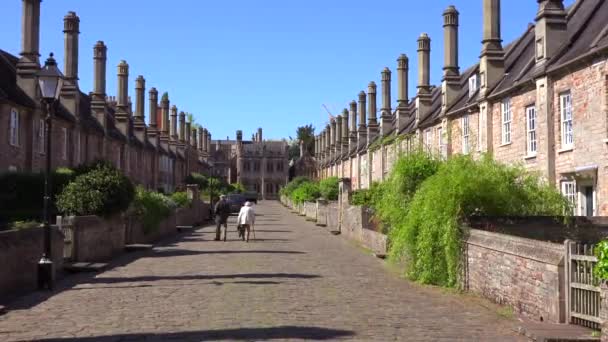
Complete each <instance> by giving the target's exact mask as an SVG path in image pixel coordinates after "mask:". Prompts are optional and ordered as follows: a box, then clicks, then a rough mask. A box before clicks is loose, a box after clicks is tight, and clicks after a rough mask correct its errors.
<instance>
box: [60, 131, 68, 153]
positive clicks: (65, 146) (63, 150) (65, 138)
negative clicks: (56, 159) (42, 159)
mask: <svg viewBox="0 0 608 342" xmlns="http://www.w3.org/2000/svg"><path fill="white" fill-rule="evenodd" d="M61 132H62V133H63V146H61V159H63V160H68V129H67V128H65V127H63V128H62V129H61Z"/></svg>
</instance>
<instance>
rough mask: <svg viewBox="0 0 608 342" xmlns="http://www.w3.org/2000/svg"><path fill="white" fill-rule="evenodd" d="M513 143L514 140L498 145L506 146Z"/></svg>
mask: <svg viewBox="0 0 608 342" xmlns="http://www.w3.org/2000/svg"><path fill="white" fill-rule="evenodd" d="M511 144H512V142H508V143H503V144H500V145H499V146H498V147H505V146H509V145H511Z"/></svg>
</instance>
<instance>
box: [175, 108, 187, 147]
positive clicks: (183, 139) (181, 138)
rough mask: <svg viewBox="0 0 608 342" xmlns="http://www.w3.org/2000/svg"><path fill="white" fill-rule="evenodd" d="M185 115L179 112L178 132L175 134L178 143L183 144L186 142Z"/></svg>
mask: <svg viewBox="0 0 608 342" xmlns="http://www.w3.org/2000/svg"><path fill="white" fill-rule="evenodd" d="M185 131H186V113H184V112H183V111H182V112H179V131H178V132H177V135H178V139H179V142H180V143H182V144H184V143H185V142H186V135H185V134H186V133H185Z"/></svg>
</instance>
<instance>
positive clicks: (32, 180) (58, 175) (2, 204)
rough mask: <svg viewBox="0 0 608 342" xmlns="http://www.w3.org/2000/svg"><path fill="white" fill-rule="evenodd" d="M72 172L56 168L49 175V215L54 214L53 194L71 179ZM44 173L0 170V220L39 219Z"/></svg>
mask: <svg viewBox="0 0 608 342" xmlns="http://www.w3.org/2000/svg"><path fill="white" fill-rule="evenodd" d="M73 175H74V173H73V172H72V171H71V170H70V169H67V168H59V169H57V170H55V171H53V172H52V173H51V175H50V180H51V191H50V192H51V206H50V208H49V210H50V213H51V216H54V215H56V214H57V208H56V207H55V204H54V203H55V198H56V196H57V195H58V194H59V193H61V191H62V190H63V188H64V187H65V186H66V184H68V183H69V182H70V180H72V179H73ZM43 197H44V173H42V172H40V173H26V172H6V173H2V174H0V223H8V222H13V221H27V220H40V219H41V218H42V208H43V205H44V199H43Z"/></svg>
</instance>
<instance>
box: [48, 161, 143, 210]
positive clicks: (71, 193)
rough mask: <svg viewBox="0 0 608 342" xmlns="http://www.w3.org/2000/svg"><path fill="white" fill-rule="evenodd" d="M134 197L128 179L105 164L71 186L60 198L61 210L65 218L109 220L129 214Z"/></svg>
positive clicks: (65, 189)
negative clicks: (125, 213)
mask: <svg viewBox="0 0 608 342" xmlns="http://www.w3.org/2000/svg"><path fill="white" fill-rule="evenodd" d="M134 193H135V190H134V187H133V184H132V183H131V181H130V180H129V179H128V178H127V177H126V176H125V175H123V174H122V173H121V172H120V171H118V170H117V169H115V168H114V167H113V166H110V165H107V164H103V163H102V164H98V165H96V166H94V167H93V168H92V169H91V170H90V171H88V172H86V173H83V174H81V175H79V176H77V177H76V178H75V179H74V180H73V181H72V182H70V183H69V184H68V185H67V186H66V187H65V188H64V189H63V191H62V192H61V194H60V195H59V196H58V197H57V207H58V208H59V210H60V211H61V212H63V213H65V214H71V215H99V216H109V215H112V214H114V213H117V212H121V211H124V210H126V209H127V208H128V207H129V204H130V203H131V200H133V197H134Z"/></svg>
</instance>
